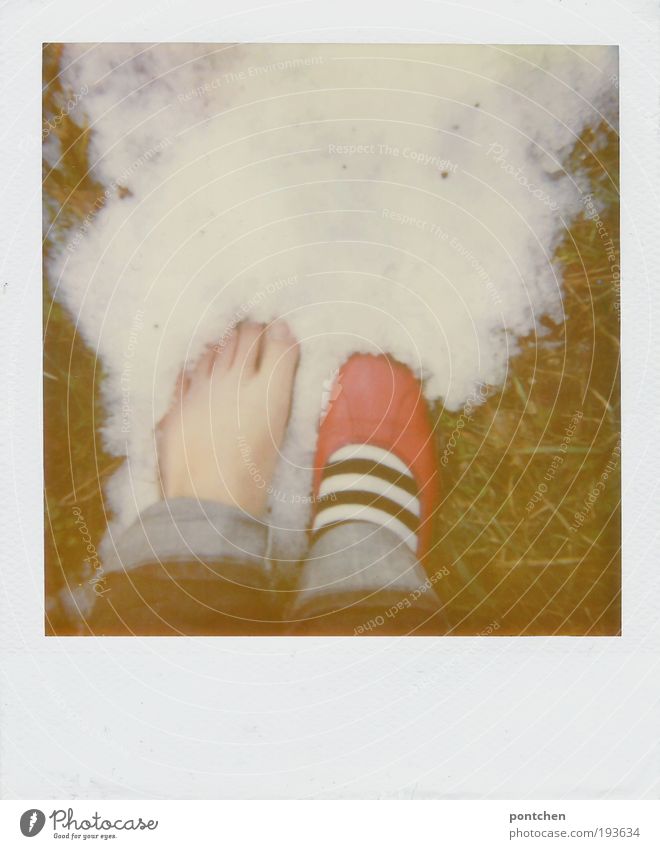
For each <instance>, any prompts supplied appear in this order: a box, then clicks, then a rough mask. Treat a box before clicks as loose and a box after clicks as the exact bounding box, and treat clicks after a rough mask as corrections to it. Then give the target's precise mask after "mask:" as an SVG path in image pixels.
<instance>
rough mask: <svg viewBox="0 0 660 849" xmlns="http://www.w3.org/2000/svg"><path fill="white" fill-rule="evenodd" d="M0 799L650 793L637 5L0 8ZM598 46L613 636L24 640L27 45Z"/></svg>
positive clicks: (656, 708) (645, 147)
mask: <svg viewBox="0 0 660 849" xmlns="http://www.w3.org/2000/svg"><path fill="white" fill-rule="evenodd" d="M0 16H1V19H2V39H3V45H2V51H1V53H0V63H1V67H2V82H3V86H4V87H5V88H4V91H3V100H2V103H3V107H4V108H3V121H2V124H1V125H0V136H1V137H2V162H3V169H4V170H5V172H6V173H5V179H4V180H3V186H4V189H3V194H2V201H1V206H2V227H1V228H0V241H1V244H2V260H1V261H2V267H1V270H0V322H1V324H0V374H1V379H2V385H1V386H2V398H3V399H4V401H5V403H4V404H3V406H2V411H1V415H2V440H1V442H0V457H1V464H2V465H1V467H0V483H1V485H2V500H1V503H2V510H1V511H0V523H1V525H0V527H1V530H2V549H1V551H0V556H1V557H2V572H1V577H0V581H1V585H0V598H1V604H2V611H1V616H0V634H1V640H2V644H1V645H2V654H3V660H2V679H1V682H2V683H1V686H2V693H1V696H2V700H1V704H2V708H1V714H0V741H1V750H0V779H1V786H0V792H1V795H2V796H3V797H5V798H25V799H31V798H53V797H57V798H76V797H77V798H91V799H99V798H132V797H137V798H139V797H144V798H158V797H174V798H193V799H194V798H223V797H226V798H255V797H257V798H263V797H273V798H281V797H333V798H334V797H349V798H351V797H379V796H386V797H397V798H409V797H414V798H418V797H421V798H429V797H430V798H448V799H453V798H478V797H487V798H488V797H489V798H503V797H512V798H526V797H529V798H559V797H572V798H589V797H637V798H641V797H645V798H649V797H651V798H657V796H658V793H659V791H660V768H659V767H660V757H659V754H658V738H659V734H658V730H659V728H658V726H659V719H658V717H659V716H660V699H659V696H660V674H659V672H660V670H659V655H658V630H659V626H658V611H659V609H660V605H659V601H660V558H659V557H658V555H657V546H658V518H657V517H658V506H657V504H658V498H657V493H658V484H657V481H658V478H659V476H660V438H659V433H660V405H659V403H658V399H659V391H658V389H659V380H658V363H660V356H659V352H658V347H659V345H658V339H659V338H660V336H659V335H658V333H659V332H660V298H659V295H658V292H659V290H660V287H659V284H658V252H659V251H658V242H659V235H658V234H659V233H660V215H659V203H658V188H659V186H660V183H659V181H658V176H659V175H658V149H659V148H658V132H657V115H658V102H659V101H658V94H659V91H658V56H660V51H659V50H658V35H657V26H658V11H657V6H656V4H655V3H652V2H642V0H626V2H623V3H615V2H607V0H606V2H595V0H591V2H575V1H574V0H566V1H565V2H539V1H538V0H537V2H517V0H513V2H512V1H511V0H508V2H504V0H499V2H497V3H487V2H486V0H481V2H479V3H477V2H470V3H465V4H455V3H441V2H437V3H434V2H419V0H409V2H406V3H401V4H392V5H387V4H384V3H382V2H375V0H374V2H371V3H368V2H363V3H356V2H355V0H348V1H347V0H337V1H336V2H332V3H327V2H291V3H273V2H260V3H259V4H258V6H255V7H254V8H253V9H250V8H249V7H248V6H247V5H246V4H245V3H243V4H241V3H237V2H227V0H222V2H210V0H209V2H191V0H163V2H160V3H158V2H153V3H149V4H139V3H135V2H116V0H115V2H106V3H98V2H95V0H84V2H66V1H65V2H63V0H59V2H26V0H22V1H21V2H20V3H19V2H17V0H14V2H11V3H9V4H6V5H4V6H3V8H2V11H1V12H0ZM96 40H104V41H106V40H107V41H143V40H144V41H153V40H156V41H205V42H209V41H218V42H227V41H239V40H252V41H283V42H286V41H301V42H314V41H407V42H415V41H431V42H440V43H442V42H474V43H479V42H505V43H512V42H515V43H558V44H564V43H574V44H603V43H605V44H619V45H620V61H621V78H620V92H621V141H622V145H621V156H622V207H621V215H622V259H623V262H622V266H623V279H622V287H621V294H622V321H623V370H622V374H623V423H624V434H623V497H624V505H623V522H624V524H623V540H624V584H623V593H624V595H623V614H624V619H623V636H622V637H620V638H603V637H600V638H594V639H592V638H542V637H537V638H446V639H421V638H417V639H415V638H412V639H404V638H401V639H388V638H377V639H362V640H356V639H350V638H345V639H344V638H336V639H320V638H319V639H312V638H309V639H301V638H297V639H296V638H291V639H261V640H257V639H246V638H236V639H227V638H215V639H201V638H196V639H192V638H181V639H167V638H152V639H144V638H130V639H92V638H80V639H78V638H61V639H60V638H54V637H50V638H45V637H44V636H43V611H44V599H43V562H42V558H43V554H42V532H43V519H42V462H41V451H42V442H41V439H42V436H41V416H42V413H41V378H42V376H41V166H40V145H39V139H40V137H41V43H42V42H43V41H57V42H59V41H96Z"/></svg>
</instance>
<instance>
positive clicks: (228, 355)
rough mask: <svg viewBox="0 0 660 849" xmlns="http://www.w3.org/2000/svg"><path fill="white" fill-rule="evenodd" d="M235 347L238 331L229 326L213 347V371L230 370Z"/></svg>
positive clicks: (236, 345)
mask: <svg viewBox="0 0 660 849" xmlns="http://www.w3.org/2000/svg"><path fill="white" fill-rule="evenodd" d="M237 347H238V330H237V329H236V328H235V327H231V325H230V326H229V327H228V328H227V330H226V331H225V332H224V334H223V335H222V336H221V337H220V338H219V339H218V341H217V342H216V344H215V345H214V346H213V351H214V353H215V359H214V361H213V363H212V369H213V371H217V370H218V369H220V370H222V371H227V369H229V368H231V365H232V363H233V362H234V357H235V356H236V349H237Z"/></svg>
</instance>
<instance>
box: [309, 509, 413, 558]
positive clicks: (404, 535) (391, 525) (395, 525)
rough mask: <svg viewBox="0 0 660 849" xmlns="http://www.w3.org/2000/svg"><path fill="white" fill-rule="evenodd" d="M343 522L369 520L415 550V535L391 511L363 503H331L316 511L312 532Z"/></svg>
mask: <svg viewBox="0 0 660 849" xmlns="http://www.w3.org/2000/svg"><path fill="white" fill-rule="evenodd" d="M344 522H371V523H372V524H374V525H380V527H382V528H387V529H388V530H390V531H393V532H394V533H395V534H396V535H397V536H398V537H399V538H400V539H402V540H403V542H405V544H406V545H407V546H408V548H410V549H411V550H412V551H416V550H417V536H416V534H414V533H413V532H412V531H411V530H410V529H409V528H407V527H406V526H405V525H404V524H403V522H400V521H399V520H398V519H397V518H396V516H393V515H392V514H391V513H387V512H385V511H384V510H379V509H377V508H376V507H368V506H365V505H364V504H338V505H332V504H331V505H330V506H329V507H327V508H326V509H325V510H323V511H321V512H320V513H317V515H316V518H315V520H314V525H313V526H312V532H313V533H318V532H319V531H322V530H326V529H327V528H329V527H330V526H331V525H342V524H343V523H344Z"/></svg>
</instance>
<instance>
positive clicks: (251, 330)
mask: <svg viewBox="0 0 660 849" xmlns="http://www.w3.org/2000/svg"><path fill="white" fill-rule="evenodd" d="M263 334H264V326H263V324H256V323H255V322H253V321H244V322H243V323H242V324H241V325H239V327H238V328H237V330H236V337H237V339H236V353H235V355H234V360H233V362H232V370H237V372H238V374H239V375H240V376H242V377H249V376H251V375H252V374H254V372H255V371H256V368H257V363H258V361H259V358H260V354H261V344H262V341H263Z"/></svg>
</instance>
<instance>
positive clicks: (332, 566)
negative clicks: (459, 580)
mask: <svg viewBox="0 0 660 849" xmlns="http://www.w3.org/2000/svg"><path fill="white" fill-rule="evenodd" d="M441 609H442V603H441V601H440V598H439V597H438V595H437V593H436V591H435V589H434V581H433V580H432V579H430V578H429V576H428V575H427V573H426V571H425V570H424V568H423V567H422V565H421V564H420V562H419V561H418V560H417V558H416V556H415V554H414V553H413V552H412V550H411V549H410V548H409V547H408V546H407V545H406V543H404V542H403V541H401V540H400V538H399V537H398V536H397V535H396V534H395V533H393V532H392V531H390V530H388V529H387V528H384V527H381V526H380V525H376V524H372V523H371V522H345V523H342V524H341V525H337V526H336V527H332V528H329V529H328V530H326V531H325V532H323V533H321V534H319V535H318V537H317V538H316V541H315V542H314V544H313V545H312V546H311V548H310V550H309V553H308V555H307V558H306V560H305V562H304V564H303V567H302V574H301V579H300V585H299V592H298V595H297V597H296V600H295V603H294V604H293V607H292V610H291V612H290V616H289V619H290V620H291V621H292V622H293V623H294V624H293V628H292V630H293V631H294V632H300V633H308V634H313V633H315V632H316V633H337V634H339V633H344V634H367V633H372V634H379V633H380V634H383V633H399V634H405V633H408V631H409V630H415V629H418V628H420V627H422V628H425V626H426V625H427V623H428V627H429V629H431V630H433V632H434V633H435V632H438V631H440V632H441V631H442V625H441V624H440V625H439V624H438V623H439V622H444V617H443V615H442V614H441ZM431 619H433V620H434V621H433V622H431V621H430V620H431Z"/></svg>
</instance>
